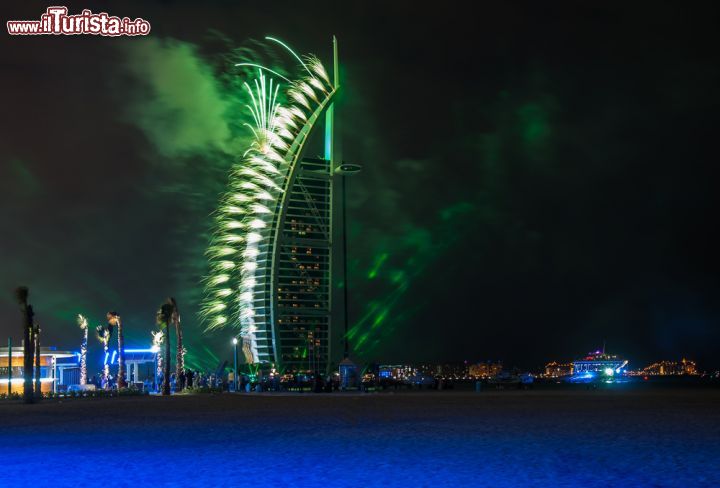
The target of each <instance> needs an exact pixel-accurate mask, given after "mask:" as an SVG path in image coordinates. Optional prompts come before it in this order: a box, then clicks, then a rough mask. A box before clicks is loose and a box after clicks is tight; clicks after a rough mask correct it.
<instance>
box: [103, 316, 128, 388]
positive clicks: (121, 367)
mask: <svg viewBox="0 0 720 488" xmlns="http://www.w3.org/2000/svg"><path fill="white" fill-rule="evenodd" d="M107 321H108V323H109V324H110V325H114V326H115V327H117V338H118V373H117V387H118V389H120V388H127V382H126V381H125V338H124V337H123V329H122V320H121V319H120V315H118V313H117V312H108V313H107Z"/></svg>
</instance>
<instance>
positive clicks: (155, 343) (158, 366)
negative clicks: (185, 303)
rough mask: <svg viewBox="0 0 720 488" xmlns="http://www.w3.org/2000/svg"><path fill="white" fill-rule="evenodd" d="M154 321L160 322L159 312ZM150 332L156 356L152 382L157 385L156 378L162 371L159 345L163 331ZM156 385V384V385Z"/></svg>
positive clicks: (161, 341)
mask: <svg viewBox="0 0 720 488" xmlns="http://www.w3.org/2000/svg"><path fill="white" fill-rule="evenodd" d="M156 321H157V323H158V325H159V324H160V323H162V319H161V318H160V312H158V314H157V317H156ZM150 334H152V338H153V341H152V343H153V349H154V350H155V351H156V352H155V357H156V358H157V361H156V363H157V364H156V369H155V381H154V382H153V383H154V384H155V385H157V379H158V378H159V377H160V375H161V374H162V373H163V355H162V354H161V352H160V346H162V343H163V337H164V336H163V331H162V330H159V331H157V332H150ZM156 387H157V386H156Z"/></svg>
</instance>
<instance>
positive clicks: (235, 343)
mask: <svg viewBox="0 0 720 488" xmlns="http://www.w3.org/2000/svg"><path fill="white" fill-rule="evenodd" d="M232 343H233V348H234V350H235V351H234V355H233V359H234V363H235V369H233V388H234V389H235V392H236V393H237V391H238V369H237V360H238V338H237V337H233V340H232Z"/></svg>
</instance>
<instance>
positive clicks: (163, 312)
mask: <svg viewBox="0 0 720 488" xmlns="http://www.w3.org/2000/svg"><path fill="white" fill-rule="evenodd" d="M173 311H174V307H173V306H172V304H171V303H163V304H162V306H161V307H160V313H159V314H158V318H159V319H160V323H159V324H158V325H159V326H160V328H161V329H163V330H164V331H165V337H164V339H163V340H164V342H165V348H164V349H165V355H164V356H165V357H164V358H163V368H164V371H163V383H162V394H163V395H169V394H170V323H171V322H172V315H173Z"/></svg>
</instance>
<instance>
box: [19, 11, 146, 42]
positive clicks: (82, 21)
mask: <svg viewBox="0 0 720 488" xmlns="http://www.w3.org/2000/svg"><path fill="white" fill-rule="evenodd" d="M7 30H8V34H10V35H12V36H39V35H61V34H62V35H68V36H70V35H75V34H92V35H96V36H112V37H115V36H146V35H148V34H149V33H150V22H148V21H147V20H144V19H141V18H140V17H138V18H137V19H130V18H128V17H123V18H122V19H121V18H120V17H115V16H112V15H108V14H107V13H106V12H101V13H99V14H94V13H92V12H91V11H90V10H87V9H85V10H83V11H82V13H81V14H78V15H68V9H67V7H48V8H47V10H46V12H45V13H44V14H42V15H41V16H40V20H8V21H7Z"/></svg>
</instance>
